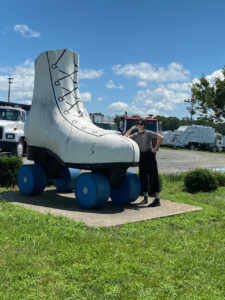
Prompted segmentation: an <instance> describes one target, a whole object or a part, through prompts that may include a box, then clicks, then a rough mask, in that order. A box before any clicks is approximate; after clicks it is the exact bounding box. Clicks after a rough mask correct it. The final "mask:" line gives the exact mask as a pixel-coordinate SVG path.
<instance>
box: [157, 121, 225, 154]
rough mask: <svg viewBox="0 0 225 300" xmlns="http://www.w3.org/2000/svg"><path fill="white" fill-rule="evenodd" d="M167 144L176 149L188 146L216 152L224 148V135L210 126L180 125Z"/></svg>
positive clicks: (193, 148) (192, 148)
mask: <svg viewBox="0 0 225 300" xmlns="http://www.w3.org/2000/svg"><path fill="white" fill-rule="evenodd" d="M162 135H163V133H162ZM167 145H168V146H170V147H173V148H174V149H176V148H177V147H180V148H185V147H186V148H189V149H191V150H195V148H198V149H202V150H209V151H212V152H216V151H219V150H218V149H219V148H222V135H221V134H219V133H216V132H215V129H214V128H212V127H210V126H201V125H192V126H180V127H179V128H178V130H175V131H174V132H172V134H171V135H170V138H169V140H168V142H167ZM220 152H221V151H220Z"/></svg>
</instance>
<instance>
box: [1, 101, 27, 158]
mask: <svg viewBox="0 0 225 300" xmlns="http://www.w3.org/2000/svg"><path fill="white" fill-rule="evenodd" d="M25 120H26V111H25V110H23V109H21V108H15V107H11V106H0V149H1V150H2V151H7V152H8V151H9V152H11V153H12V154H13V155H18V156H19V157H22V156H23V153H24V150H25V149H26V148H27V144H26V141H25V135H24V123H25Z"/></svg>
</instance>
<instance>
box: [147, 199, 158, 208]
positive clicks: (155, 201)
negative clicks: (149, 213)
mask: <svg viewBox="0 0 225 300" xmlns="http://www.w3.org/2000/svg"><path fill="white" fill-rule="evenodd" d="M156 206H161V203H160V200H159V199H155V200H154V201H153V202H152V203H151V204H149V205H148V207H156Z"/></svg>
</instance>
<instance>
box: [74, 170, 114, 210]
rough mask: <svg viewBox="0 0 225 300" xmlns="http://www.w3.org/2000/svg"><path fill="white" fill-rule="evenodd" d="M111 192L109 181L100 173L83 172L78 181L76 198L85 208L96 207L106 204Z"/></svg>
mask: <svg viewBox="0 0 225 300" xmlns="http://www.w3.org/2000/svg"><path fill="white" fill-rule="evenodd" d="M109 194H110V186H109V182H108V180H107V178H106V177H105V176H104V175H102V174H100V173H82V174H81V175H80V176H79V177H78V179H77V181H76V184H75V195H76V199H77V201H78V202H79V204H80V206H81V207H83V208H95V207H100V206H102V205H104V204H106V203H107V201H108V199H109Z"/></svg>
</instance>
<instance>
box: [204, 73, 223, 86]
mask: <svg viewBox="0 0 225 300" xmlns="http://www.w3.org/2000/svg"><path fill="white" fill-rule="evenodd" d="M216 77H217V78H220V79H222V80H223V79H224V76H223V73H222V70H217V71H215V72H213V73H212V74H211V75H207V76H206V79H207V80H208V81H209V82H210V83H211V85H213V84H214V82H215V78H216Z"/></svg>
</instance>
